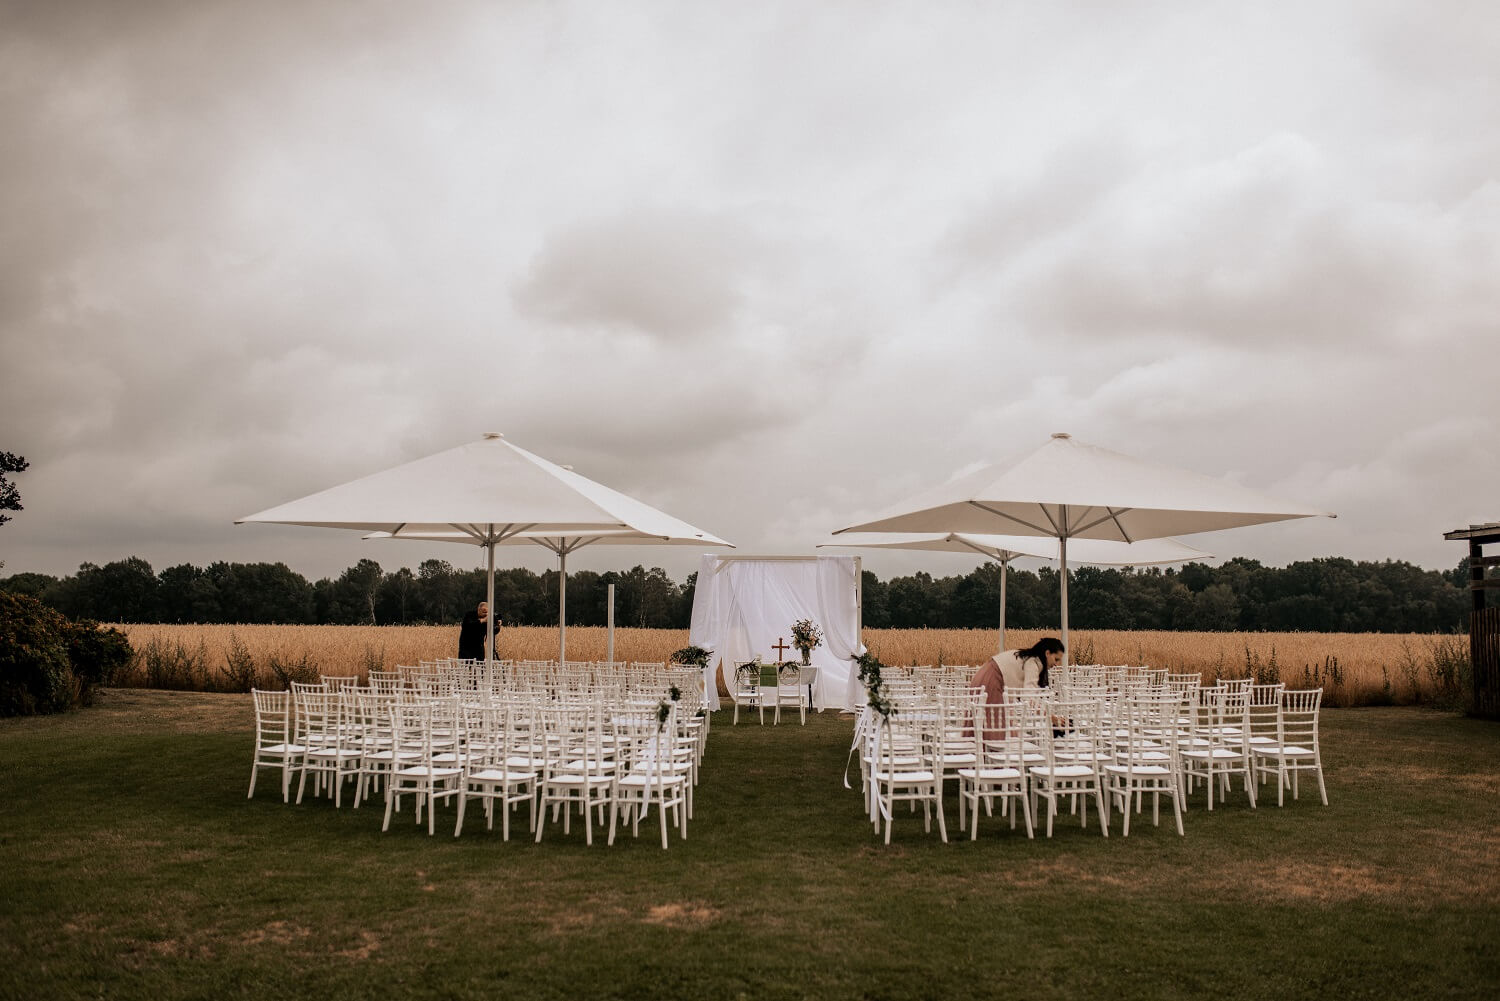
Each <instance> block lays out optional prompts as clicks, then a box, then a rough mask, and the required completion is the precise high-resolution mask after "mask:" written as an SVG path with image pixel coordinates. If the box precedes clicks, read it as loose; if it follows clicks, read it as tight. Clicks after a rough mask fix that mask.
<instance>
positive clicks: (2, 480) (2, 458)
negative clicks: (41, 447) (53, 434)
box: [0, 452, 31, 566]
mask: <svg viewBox="0 0 1500 1001" xmlns="http://www.w3.org/2000/svg"><path fill="white" fill-rule="evenodd" d="M30 465H31V463H29V462H27V461H26V460H25V459H23V458H21V457H20V456H19V455H14V454H12V453H10V452H0V512H5V511H20V510H21V509H22V508H21V491H20V490H19V489H18V488H17V487H16V485H15V484H14V483H12V482H10V479H9V478H8V477H9V474H10V473H24V472H26V468H27V467H28V466H30ZM10 520H11V518H10V515H8V514H4V513H0V525H3V524H5V523H6V522H7V521H10ZM0 566H4V564H3V563H0Z"/></svg>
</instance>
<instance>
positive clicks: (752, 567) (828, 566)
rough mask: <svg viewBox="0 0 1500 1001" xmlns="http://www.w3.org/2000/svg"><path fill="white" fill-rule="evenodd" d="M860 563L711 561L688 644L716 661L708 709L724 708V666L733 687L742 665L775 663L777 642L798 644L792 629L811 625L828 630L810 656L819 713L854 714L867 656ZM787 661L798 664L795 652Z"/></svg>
mask: <svg viewBox="0 0 1500 1001" xmlns="http://www.w3.org/2000/svg"><path fill="white" fill-rule="evenodd" d="M857 566H858V564H857V561H856V558H855V557H853V556H809V557H807V558H806V559H797V560H757V559H755V558H753V557H751V558H748V559H747V558H745V557H732V558H728V559H726V558H724V557H720V556H711V555H705V556H704V557H703V560H702V563H701V564H700V566H699V569H698V580H697V586H696V588H695V590H694V592H693V622H692V629H691V631H690V634H689V638H688V642H689V643H691V644H693V645H694V646H700V647H702V648H703V649H705V650H707V651H708V652H709V653H710V654H711V656H710V657H709V659H708V667H707V668H705V669H704V672H703V683H704V688H705V690H706V692H705V694H706V698H707V699H708V704H709V705H710V706H711V707H712V708H714V709H717V708H719V695H718V684H717V681H716V673H717V668H718V666H719V663H720V661H721V660H722V661H723V664H724V669H725V681H726V682H727V683H729V684H730V685H731V686H732V684H733V677H732V673H733V671H734V666H735V664H737V663H740V662H743V661H747V660H753V659H754V658H755V655H756V654H759V655H760V656H761V659H762V660H765V661H766V662H768V663H769V662H771V661H774V660H775V659H776V651H775V649H773V645H774V644H775V643H776V641H777V639H778V638H780V639H784V640H786V642H788V643H790V642H791V641H792V623H793V622H796V621H797V620H798V619H812V620H813V621H814V622H816V623H817V624H818V625H819V627H821V628H822V630H823V645H822V646H820V647H818V648H817V649H815V650H814V651H813V652H812V658H811V659H812V663H813V666H814V667H816V668H817V669H818V680H817V682H816V684H814V686H813V702H814V704H815V705H816V706H817V707H818V708H819V709H824V708H835V709H852V708H854V706H855V705H857V704H858V700H857V699H856V698H855V696H854V694H852V693H851V688H858V684H857V683H856V684H854V685H851V684H850V678H851V676H857V674H858V672H857V671H856V670H855V668H854V659H855V658H856V657H858V656H859V655H860V654H861V653H863V652H864V647H863V646H861V645H860V642H859V605H858V601H857V587H856V585H857V579H856V577H855V574H856V572H857V570H856V568H857ZM786 657H787V659H788V660H797V659H798V657H799V655H798V653H797V652H796V651H795V650H791V651H788V653H787V654H786Z"/></svg>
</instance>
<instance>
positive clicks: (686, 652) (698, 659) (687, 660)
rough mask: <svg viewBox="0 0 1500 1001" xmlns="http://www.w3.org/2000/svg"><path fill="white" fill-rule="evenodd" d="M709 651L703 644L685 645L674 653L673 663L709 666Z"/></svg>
mask: <svg viewBox="0 0 1500 1001" xmlns="http://www.w3.org/2000/svg"><path fill="white" fill-rule="evenodd" d="M708 657H709V653H708V651H707V650H705V649H703V648H702V647H701V646H685V647H683V648H682V649H681V650H678V651H677V652H676V653H674V654H672V663H674V664H691V665H692V666H693V667H707V666H708Z"/></svg>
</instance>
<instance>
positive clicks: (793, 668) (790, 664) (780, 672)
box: [776, 660, 802, 678]
mask: <svg viewBox="0 0 1500 1001" xmlns="http://www.w3.org/2000/svg"><path fill="white" fill-rule="evenodd" d="M801 670H802V662H801V661H800V660H783V661H779V662H777V664H776V677H777V678H783V677H785V676H786V675H788V674H796V673H797V672H798V671H801Z"/></svg>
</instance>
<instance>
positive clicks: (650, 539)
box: [365, 515, 734, 662]
mask: <svg viewBox="0 0 1500 1001" xmlns="http://www.w3.org/2000/svg"><path fill="white" fill-rule="evenodd" d="M667 517H670V515H669V516H667ZM672 520H673V521H676V520H677V519H675V518H673V519H672ZM678 524H679V525H681V526H682V529H683V530H684V534H682V535H673V536H666V537H663V536H660V535H646V534H644V533H642V532H637V531H634V530H631V529H618V530H601V531H597V532H578V531H574V532H571V533H570V532H566V531H554V532H518V533H516V534H514V535H510V536H507V537H505V538H504V539H501V540H500V541H499V542H497V543H495V545H499V546H530V545H537V546H541V547H542V548H543V549H549V550H551V551H552V552H554V553H556V554H557V561H558V562H557V569H558V574H559V578H558V588H557V623H558V657H557V659H558V661H559V662H561V661H564V660H567V659H568V554H569V553H574V552H577V551H578V550H580V549H582V548H584V547H585V546H595V545H605V546H727V547H728V548H730V549H733V548H734V545H733V544H732V543H729V542H725V541H724V540H723V539H721V538H719V537H717V536H714V535H709V534H708V533H707V532H703V531H700V530H699V529H696V528H693V526H692V525H689V524H688V523H687V522H678ZM365 538H366V539H412V540H416V541H421V542H456V543H460V544H463V543H467V544H468V545H475V546H478V545H484V542H483V541H482V540H481V539H480V538H477V537H476V536H473V535H470V534H466V533H460V532H413V531H405V530H404V531H402V532H399V533H395V532H372V533H370V534H369V535H366V536H365ZM492 596H493V594H492ZM611 629H613V626H611ZM610 650H611V651H613V650H614V635H613V632H611V635H610Z"/></svg>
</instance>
